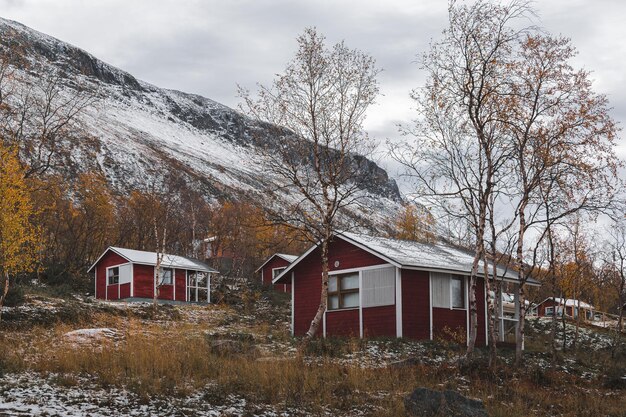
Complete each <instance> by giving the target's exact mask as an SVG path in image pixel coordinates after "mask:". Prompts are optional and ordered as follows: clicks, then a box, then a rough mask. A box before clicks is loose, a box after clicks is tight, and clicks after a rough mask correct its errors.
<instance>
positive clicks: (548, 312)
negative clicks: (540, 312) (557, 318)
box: [546, 307, 554, 316]
mask: <svg viewBox="0 0 626 417" xmlns="http://www.w3.org/2000/svg"><path fill="white" fill-rule="evenodd" d="M553 315H554V307H546V316H553Z"/></svg>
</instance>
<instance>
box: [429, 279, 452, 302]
mask: <svg viewBox="0 0 626 417" xmlns="http://www.w3.org/2000/svg"><path fill="white" fill-rule="evenodd" d="M430 276H431V280H430V282H431V286H432V288H431V291H432V297H433V307H438V308H450V274H442V273H438V272H432V273H431V275H430Z"/></svg>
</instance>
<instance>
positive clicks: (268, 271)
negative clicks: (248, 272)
mask: <svg viewBox="0 0 626 417" xmlns="http://www.w3.org/2000/svg"><path fill="white" fill-rule="evenodd" d="M297 258H298V257H297V256H295V255H286V254H284V253H275V254H273V255H272V256H270V257H269V258H267V260H266V261H265V262H264V263H263V265H261V266H260V267H259V268H258V269H257V270H256V271H255V272H256V273H259V272H260V273H261V283H262V284H263V285H272V280H274V278H276V277H277V276H278V275H280V274H281V273H282V272H283V271H284V270H285V269H286V268H287V267H288V266H289V265H291V263H292V262H293V261H295V260H296V259H297ZM274 289H275V290H277V291H281V292H291V284H276V285H274Z"/></svg>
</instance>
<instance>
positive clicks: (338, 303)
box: [328, 272, 359, 310]
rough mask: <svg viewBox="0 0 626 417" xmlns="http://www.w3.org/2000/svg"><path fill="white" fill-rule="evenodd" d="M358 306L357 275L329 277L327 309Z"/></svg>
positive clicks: (354, 273) (355, 273)
mask: <svg viewBox="0 0 626 417" xmlns="http://www.w3.org/2000/svg"><path fill="white" fill-rule="evenodd" d="M358 306H359V273H358V272H353V273H350V274H342V275H331V276H330V277H329V278H328V309H329V310H338V309H341V308H354V307H358Z"/></svg>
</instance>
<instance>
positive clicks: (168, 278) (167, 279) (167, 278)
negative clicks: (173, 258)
mask: <svg viewBox="0 0 626 417" xmlns="http://www.w3.org/2000/svg"><path fill="white" fill-rule="evenodd" d="M162 282H163V284H166V285H170V284H171V283H172V270H171V269H170V268H165V269H163V278H162Z"/></svg>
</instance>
